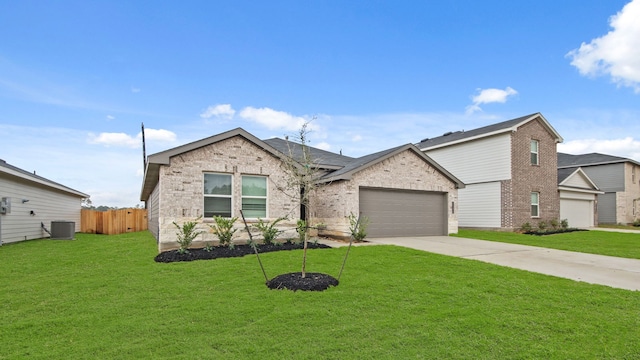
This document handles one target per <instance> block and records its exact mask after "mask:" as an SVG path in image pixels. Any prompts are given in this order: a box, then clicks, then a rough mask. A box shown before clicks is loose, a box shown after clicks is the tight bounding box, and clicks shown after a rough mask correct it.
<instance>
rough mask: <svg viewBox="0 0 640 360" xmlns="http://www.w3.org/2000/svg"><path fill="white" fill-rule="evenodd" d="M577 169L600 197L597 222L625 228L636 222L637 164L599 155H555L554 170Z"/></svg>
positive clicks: (639, 214) (639, 208)
mask: <svg viewBox="0 0 640 360" xmlns="http://www.w3.org/2000/svg"><path fill="white" fill-rule="evenodd" d="M575 167H580V168H582V170H583V171H584V172H585V173H586V174H587V175H588V176H589V178H591V180H593V182H594V183H595V184H596V185H597V186H598V188H599V189H600V190H601V191H603V192H604V194H602V195H599V196H598V205H597V211H598V222H599V223H601V224H617V223H620V224H629V223H633V222H634V221H635V220H637V219H639V218H640V181H639V179H638V178H639V177H640V163H639V162H637V161H635V160H632V159H627V158H623V157H619V156H612V155H605V154H599V153H590V154H581V155H571V154H565V153H558V169H566V168H575Z"/></svg>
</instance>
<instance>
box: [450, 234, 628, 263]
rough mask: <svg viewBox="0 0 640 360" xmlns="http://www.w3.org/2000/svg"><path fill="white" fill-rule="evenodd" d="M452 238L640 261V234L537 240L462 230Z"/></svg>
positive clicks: (534, 238) (532, 237)
mask: <svg viewBox="0 0 640 360" xmlns="http://www.w3.org/2000/svg"><path fill="white" fill-rule="evenodd" d="M452 236H457V237H462V238H470V239H479V240H489V241H499V242H506V243H511V244H522V245H532V246H540V247H546V248H551V249H559V250H569V251H577V252H584V253H589V254H599V255H609V256H617V257H623V258H630V259H640V234H632V233H618V232H609V231H598V230H593V231H576V232H568V233H561V234H553V235H544V236H536V235H525V234H518V233H512V232H501V231H486V230H459V231H458V234H455V235H454V234H452Z"/></svg>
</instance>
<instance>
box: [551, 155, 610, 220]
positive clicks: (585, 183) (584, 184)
mask: <svg viewBox="0 0 640 360" xmlns="http://www.w3.org/2000/svg"><path fill="white" fill-rule="evenodd" d="M558 182H559V184H558V185H559V186H558V189H559V191H560V219H562V220H567V221H568V222H569V226H570V227H577V228H589V227H594V226H596V225H597V221H596V199H599V198H598V194H600V195H602V194H604V193H603V192H602V191H600V190H598V187H597V186H596V185H595V184H594V183H593V181H591V179H590V178H589V177H588V176H587V174H585V173H584V171H582V169H581V168H567V169H559V170H558Z"/></svg>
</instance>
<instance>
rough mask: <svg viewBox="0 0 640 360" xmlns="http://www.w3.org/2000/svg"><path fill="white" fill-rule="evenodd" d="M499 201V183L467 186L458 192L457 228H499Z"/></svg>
mask: <svg viewBox="0 0 640 360" xmlns="http://www.w3.org/2000/svg"><path fill="white" fill-rule="evenodd" d="M500 199H501V196H500V183H499V182H491V183H483V184H473V185H467V187H465V188H464V189H460V190H458V207H459V210H458V224H459V226H460V227H487V228H499V227H501V226H502V224H501V219H500V214H501V205H500V203H501V201H500Z"/></svg>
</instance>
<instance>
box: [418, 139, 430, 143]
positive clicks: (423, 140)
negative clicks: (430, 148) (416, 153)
mask: <svg viewBox="0 0 640 360" xmlns="http://www.w3.org/2000/svg"><path fill="white" fill-rule="evenodd" d="M427 140H429V138H424V139H422V140H420V142H421V143H423V142H425V141H427Z"/></svg>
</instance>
